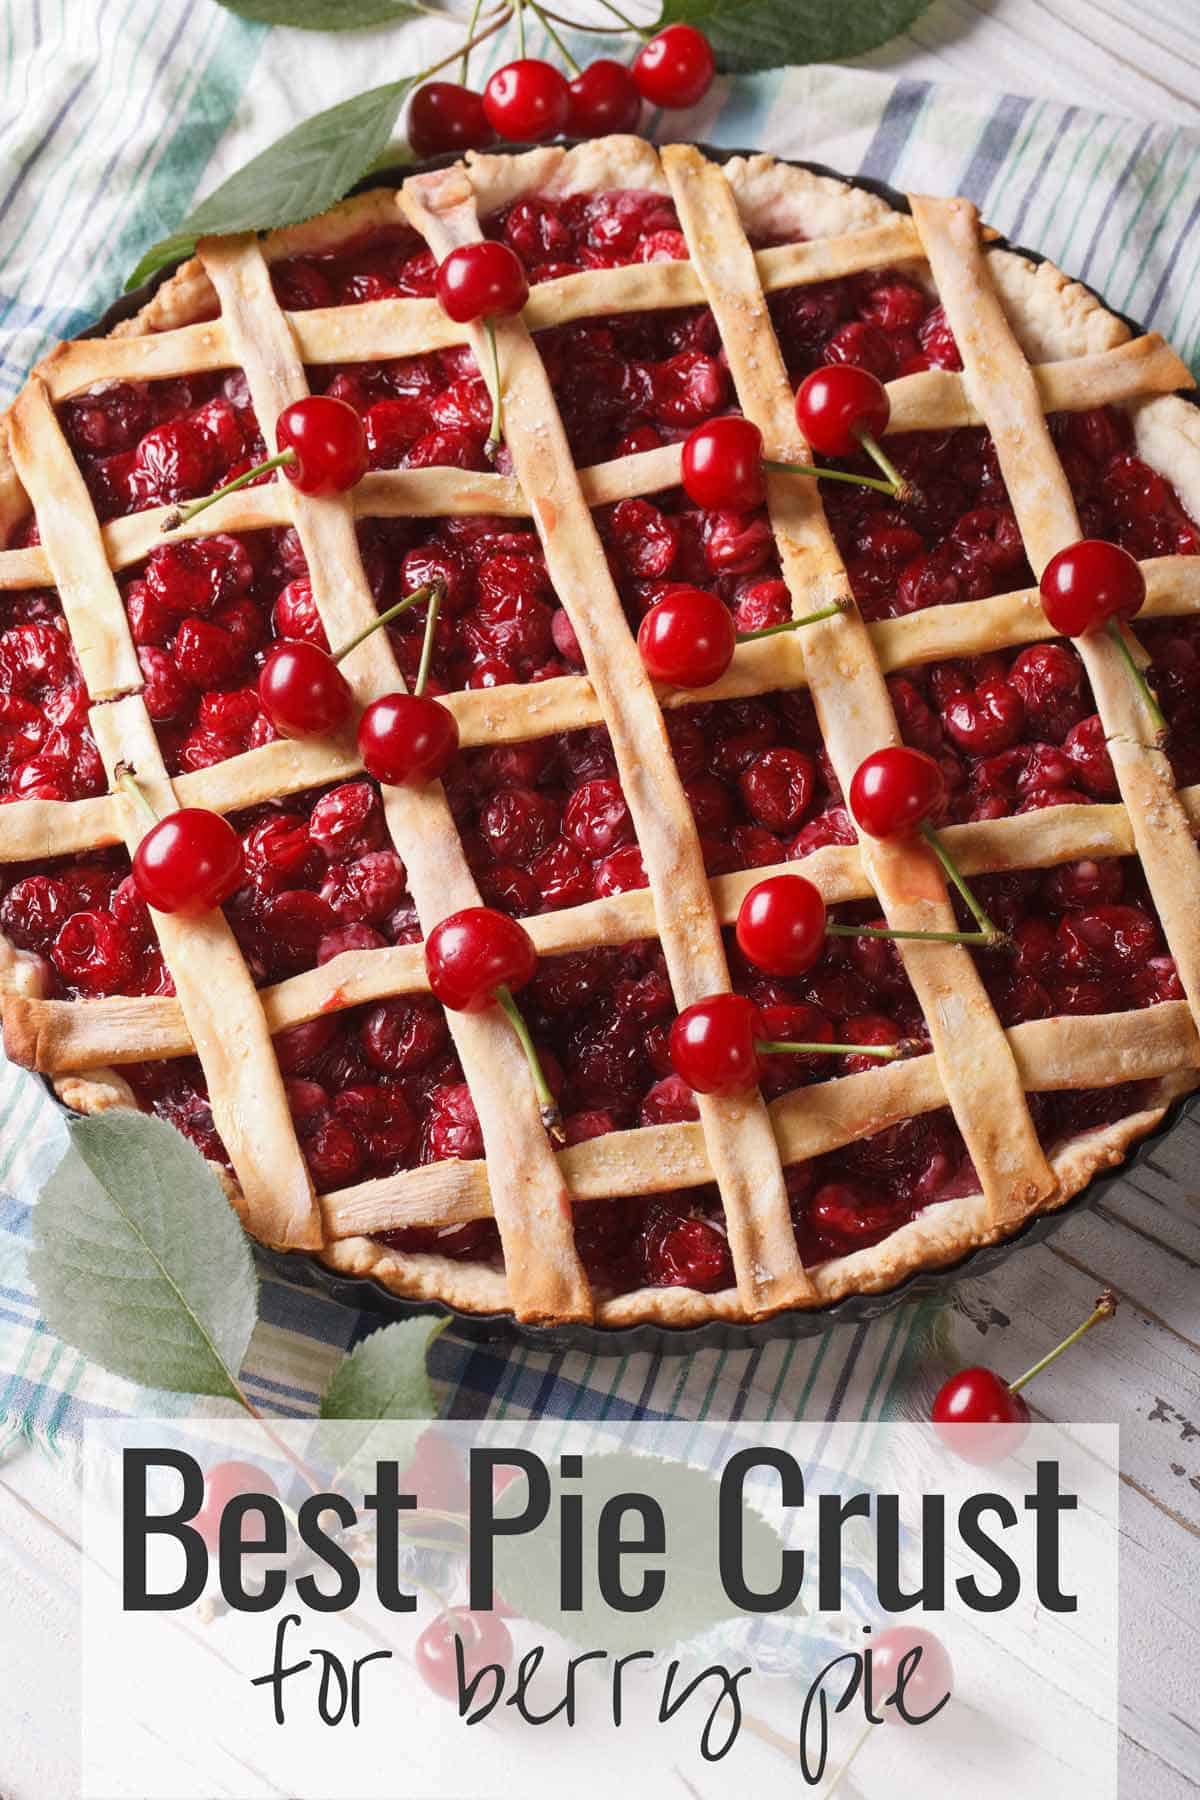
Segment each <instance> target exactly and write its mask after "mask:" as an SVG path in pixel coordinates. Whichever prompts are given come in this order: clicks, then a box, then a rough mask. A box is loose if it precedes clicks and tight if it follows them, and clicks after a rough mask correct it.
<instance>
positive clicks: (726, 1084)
mask: <svg viewBox="0 0 1200 1800" xmlns="http://www.w3.org/2000/svg"><path fill="white" fill-rule="evenodd" d="M668 1048H669V1052H670V1057H671V1066H672V1067H673V1068H674V1070H675V1073H676V1074H677V1075H678V1076H679V1077H680V1079H681V1080H683V1081H686V1082H687V1084H688V1086H689V1087H690V1088H691V1089H692V1090H693V1091H694V1092H695V1093H697V1094H721V1095H733V1094H744V1093H747V1092H748V1091H749V1090H750V1089H751V1088H753V1087H755V1086H756V1085H757V1083H758V1081H759V1079H760V1077H761V1075H762V1059H763V1057H764V1056H867V1057H870V1058H871V1059H872V1060H874V1061H876V1062H881V1063H882V1062H895V1061H896V1060H897V1059H898V1058H899V1057H902V1056H904V1055H906V1054H907V1053H908V1050H909V1045H908V1044H906V1043H899V1044H834V1043H799V1042H792V1041H791V1040H788V1041H783V1040H781V1039H777V1038H766V1037H764V1036H763V1035H762V1018H761V1015H760V1013H759V1009H758V1008H757V1007H756V1006H755V1004H754V1002H753V1001H752V1000H749V999H747V998H746V997H745V995H743V994H711V995H709V997H708V998H707V999H705V1000H697V1001H695V1002H694V1004H693V1005H691V1006H688V1007H685V1008H684V1010H683V1011H682V1012H681V1013H680V1015H679V1017H678V1018H677V1019H676V1020H675V1023H674V1024H673V1025H672V1027H671V1033H670V1038H669V1040H668Z"/></svg>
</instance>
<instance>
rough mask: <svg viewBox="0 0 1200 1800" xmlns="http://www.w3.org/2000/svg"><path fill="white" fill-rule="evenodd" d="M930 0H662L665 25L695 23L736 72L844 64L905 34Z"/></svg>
mask: <svg viewBox="0 0 1200 1800" xmlns="http://www.w3.org/2000/svg"><path fill="white" fill-rule="evenodd" d="M928 5H929V0H872V3H871V4H870V5H869V6H868V5H858V6H831V5H830V0H662V15H661V17H660V18H659V20H658V22H657V26H656V29H657V30H661V29H662V27H663V26H664V25H680V24H686V25H695V26H696V27H697V29H698V30H700V31H702V32H703V33H704V34H705V36H706V37H707V38H708V40H709V42H710V43H711V45H712V47H713V50H714V52H715V53H716V58H717V67H718V69H721V70H723V71H724V72H726V73H728V74H737V73H739V72H742V71H746V70H751V69H777V68H780V67H781V66H782V65H783V64H784V63H812V62H841V61H844V60H845V58H846V57H848V56H861V55H862V53H863V51H865V50H874V49H876V48H877V47H878V46H879V45H880V44H886V43H887V42H888V40H889V39H890V38H894V37H896V36H897V35H898V34H899V33H900V32H902V31H906V30H907V29H908V27H909V26H910V25H911V24H912V22H913V20H914V19H917V18H919V17H920V15H921V14H922V13H923V12H924V11H925V9H926V7H927V6H928Z"/></svg>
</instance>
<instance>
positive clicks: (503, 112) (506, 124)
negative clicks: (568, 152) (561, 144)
mask: <svg viewBox="0 0 1200 1800" xmlns="http://www.w3.org/2000/svg"><path fill="white" fill-rule="evenodd" d="M533 11H534V12H535V13H537V14H538V15H539V16H540V17H541V19H542V22H543V24H545V25H546V27H547V30H548V31H549V33H550V35H551V36H552V37H553V38H554V39H555V41H556V42H557V44H558V48H559V49H560V51H561V52H562V55H563V59H564V61H565V62H566V63H567V66H568V68H569V69H570V71H571V76H570V79H568V77H567V76H566V75H564V74H563V73H562V71H561V70H560V69H557V68H555V66H554V64H553V63H549V62H546V61H545V60H544V59H543V58H541V57H535V56H525V55H523V54H522V55H521V56H519V57H518V58H517V60H516V61H515V62H510V63H505V64H504V66H503V68H500V69H497V70H496V72H495V73H494V74H493V75H492V76H491V77H490V78H489V79H488V82H487V85H486V86H485V87H484V90H483V92H482V93H478V92H476V91H475V90H474V89H473V88H469V87H467V86H466V62H467V57H466V54H464V56H463V70H462V74H463V80H462V81H427V82H425V83H424V84H423V85H422V86H421V87H419V88H417V90H416V92H415V93H414V94H413V97H412V102H411V104H410V106H409V113H408V140H409V143H410V144H411V145H412V148H413V150H414V151H415V153H416V154H417V155H418V156H437V155H439V154H441V153H444V152H453V153H455V154H461V152H462V151H464V150H482V149H486V148H487V146H488V145H489V144H492V143H494V142H495V140H496V139H497V138H503V139H505V140H507V141H508V142H509V143H534V144H536V143H543V142H545V140H546V139H548V138H555V137H562V136H563V135H566V136H568V137H576V138H587V137H603V136H605V135H606V134H607V133H609V132H629V131H636V130H637V128H638V122H639V120H640V119H641V115H642V104H643V102H645V103H647V104H648V105H650V106H661V107H666V108H670V109H676V108H681V107H688V106H695V105H697V103H698V102H699V101H701V100H702V99H703V98H704V96H705V94H706V93H707V92H708V90H709V88H710V87H711V86H712V81H713V76H714V74H715V73H716V62H715V60H714V57H713V51H712V45H711V44H710V43H709V41H708V39H707V38H706V37H705V36H704V34H703V32H700V31H697V30H696V28H695V26H693V25H668V26H667V28H666V30H665V31H660V32H657V33H656V34H655V35H654V36H652V37H649V39H648V41H647V42H646V43H644V44H643V46H642V48H641V50H640V51H639V52H638V55H637V56H636V58H635V59H634V62H633V65H632V67H628V68H627V67H626V65H625V64H624V63H621V62H617V61H616V60H615V59H614V58H612V57H607V56H602V57H598V58H597V59H596V60H595V61H593V62H590V63H588V65H587V67H586V68H580V66H579V64H578V63H577V62H576V61H575V60H574V58H573V57H572V56H570V54H569V53H568V51H567V50H566V48H565V46H564V45H563V44H562V41H561V39H559V38H558V37H557V33H555V31H554V28H553V26H552V25H551V24H550V21H549V19H548V18H547V17H546V15H545V13H544V12H543V11H542V9H541V8H540V7H538V6H536V5H534V6H533ZM519 12H520V9H518V14H519ZM500 23H504V21H503V20H501V21H500ZM519 23H520V19H519V17H518V25H519Z"/></svg>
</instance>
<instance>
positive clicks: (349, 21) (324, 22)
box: [220, 0, 428, 31]
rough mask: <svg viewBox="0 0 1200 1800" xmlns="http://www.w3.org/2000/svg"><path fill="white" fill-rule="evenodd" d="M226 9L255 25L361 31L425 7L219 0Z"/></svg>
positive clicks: (369, 1) (403, 1)
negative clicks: (251, 21) (250, 20)
mask: <svg viewBox="0 0 1200 1800" xmlns="http://www.w3.org/2000/svg"><path fill="white" fill-rule="evenodd" d="M220 4H221V5H222V6H223V7H224V8H225V10H226V12H231V13H237V15H238V17H239V18H240V19H253V20H254V21H255V23H256V24H259V25H294V26H295V27H296V28H297V30H299V31H362V30H364V29H365V28H366V27H367V26H369V25H391V24H394V23H395V21H396V20H398V19H415V18H417V17H418V16H419V15H420V14H421V13H423V12H425V11H427V10H428V9H427V8H426V7H425V6H422V5H416V4H414V0H220Z"/></svg>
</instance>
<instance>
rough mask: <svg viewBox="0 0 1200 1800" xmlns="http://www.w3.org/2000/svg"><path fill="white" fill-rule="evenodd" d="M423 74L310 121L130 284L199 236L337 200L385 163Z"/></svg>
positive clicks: (192, 221)
mask: <svg viewBox="0 0 1200 1800" xmlns="http://www.w3.org/2000/svg"><path fill="white" fill-rule="evenodd" d="M420 79H422V77H420V76H412V75H410V76H406V77H405V78H404V79H403V80H401V81H389V82H386V83H385V84H384V86H383V87H377V88H370V89H369V90H368V91H367V92H366V93H365V94H356V95H355V96H354V98H353V99H352V100H343V101H341V103H340V104H339V105H337V106H330V107H328V108H326V110H325V111H324V112H320V113H315V114H314V115H313V117H312V118H311V119H305V120H304V122H303V124H301V125H297V126H296V127H295V128H294V130H292V131H289V132H288V133H287V135H286V136H285V137H281V138H280V139H279V140H278V141H277V142H276V143H274V144H271V145H269V146H268V147H267V149H265V150H263V151H260V153H259V154H258V155H257V156H256V157H254V158H253V159H252V160H251V161H250V162H248V163H247V164H246V166H245V167H244V168H242V169H238V170H237V171H236V173H235V174H233V175H231V176H230V177H229V179H228V180H227V181H223V182H222V183H221V186H220V187H219V188H216V189H214V191H213V192H212V193H211V194H209V195H208V197H207V198H206V199H204V200H201V202H200V204H199V205H198V206H197V207H195V208H193V210H192V212H191V213H189V215H188V217H187V218H186V219H185V220H184V222H183V224H182V225H181V226H180V227H179V230H178V231H175V232H172V234H171V236H170V237H166V238H163V239H162V240H161V241H160V242H159V243H157V244H154V245H152V246H151V248H150V249H149V250H147V252H146V254H145V255H144V256H143V257H142V260H141V261H140V262H139V263H138V266H137V268H136V269H135V270H134V271H133V273H132V275H131V276H130V277H129V280H128V281H127V282H126V283H125V286H126V288H127V289H128V288H135V287H140V286H141V284H142V282H143V281H147V280H148V279H149V278H150V276H151V275H153V274H154V273H155V271H156V270H158V269H161V268H164V267H165V266H166V265H167V264H168V263H172V262H176V261H178V260H179V258H181V257H184V256H190V255H191V254H192V252H193V251H194V250H195V248H196V240H197V239H198V238H202V237H210V236H211V237H223V236H225V235H227V234H228V233H230V232H236V231H266V230H269V229H270V228H271V227H272V226H276V225H296V224H299V223H300V221H301V220H302V219H311V218H313V217H314V216H315V214H317V213H321V212H325V211H326V210H327V208H329V207H331V206H334V205H336V204H337V202H338V201H339V200H340V199H342V197H343V196H344V195H345V194H348V193H349V191H350V189H351V188H352V187H353V186H354V184H355V182H356V181H357V180H358V179H359V178H360V176H362V175H364V174H365V173H366V171H367V170H368V169H369V168H370V167H371V165H372V164H373V163H375V162H377V161H378V160H379V158H380V156H381V155H382V153H383V150H384V147H385V146H386V144H387V143H388V141H389V139H390V138H391V135H392V132H393V130H394V129H395V125H396V120H397V119H398V118H399V116H400V108H401V106H402V105H403V104H404V101H405V100H406V99H407V97H408V93H409V90H410V89H411V88H412V86H413V84H414V82H415V81H419V80H420Z"/></svg>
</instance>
